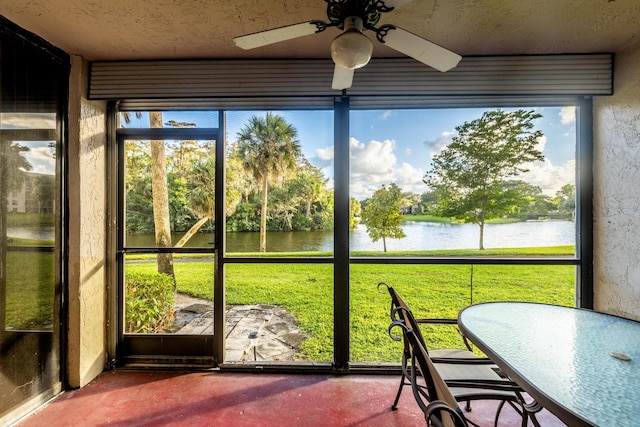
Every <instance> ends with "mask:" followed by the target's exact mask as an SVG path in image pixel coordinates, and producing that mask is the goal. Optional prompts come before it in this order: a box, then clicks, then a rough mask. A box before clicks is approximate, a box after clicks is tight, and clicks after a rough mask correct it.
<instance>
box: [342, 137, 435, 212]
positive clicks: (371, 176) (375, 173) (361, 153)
mask: <svg viewBox="0 0 640 427" xmlns="http://www.w3.org/2000/svg"><path fill="white" fill-rule="evenodd" d="M350 146H351V186H350V191H351V196H352V197H354V198H355V199H357V200H363V199H366V198H367V197H371V195H372V194H373V193H374V192H375V191H376V190H377V189H379V188H380V186H382V185H389V184H390V183H392V182H393V183H395V184H396V185H397V186H398V187H400V188H401V189H402V191H411V192H414V193H423V192H424V191H426V189H427V188H426V185H425V184H424V183H423V182H422V178H423V176H424V170H423V169H421V168H416V167H414V166H412V165H410V164H409V163H406V162H403V163H402V164H400V165H398V158H397V157H396V155H395V153H394V150H395V149H396V143H395V141H393V140H385V141H382V142H381V141H375V140H373V141H369V142H368V143H362V142H360V141H358V140H357V139H355V138H351V139H350Z"/></svg>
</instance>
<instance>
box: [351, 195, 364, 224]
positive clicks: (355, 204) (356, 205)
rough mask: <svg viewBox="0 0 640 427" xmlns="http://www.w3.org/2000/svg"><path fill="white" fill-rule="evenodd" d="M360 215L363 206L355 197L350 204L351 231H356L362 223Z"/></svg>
mask: <svg viewBox="0 0 640 427" xmlns="http://www.w3.org/2000/svg"><path fill="white" fill-rule="evenodd" d="M360 215H362V205H361V204H360V202H359V201H357V200H356V199H354V198H353V197H352V198H351V200H350V203H349V229H350V230H354V229H355V228H356V227H357V226H358V224H359V223H360Z"/></svg>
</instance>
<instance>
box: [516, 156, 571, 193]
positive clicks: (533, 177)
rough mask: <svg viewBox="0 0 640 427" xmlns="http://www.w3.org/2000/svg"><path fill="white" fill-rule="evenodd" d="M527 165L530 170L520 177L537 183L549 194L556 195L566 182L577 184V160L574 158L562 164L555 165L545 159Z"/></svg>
mask: <svg viewBox="0 0 640 427" xmlns="http://www.w3.org/2000/svg"><path fill="white" fill-rule="evenodd" d="M527 167H528V168H529V172H527V173H525V174H523V175H522V176H521V177H520V178H521V179H522V180H523V181H526V182H528V183H529V184H531V185H537V186H538V187H540V188H541V189H542V192H543V193H545V194H546V195H548V196H555V194H556V192H557V191H558V190H560V188H562V186H564V185H566V184H575V179H576V162H575V160H573V159H572V160H569V161H567V162H566V163H565V164H563V165H560V166H554V165H553V164H552V163H551V161H549V159H545V160H544V161H542V162H535V163H531V164H528V165H527Z"/></svg>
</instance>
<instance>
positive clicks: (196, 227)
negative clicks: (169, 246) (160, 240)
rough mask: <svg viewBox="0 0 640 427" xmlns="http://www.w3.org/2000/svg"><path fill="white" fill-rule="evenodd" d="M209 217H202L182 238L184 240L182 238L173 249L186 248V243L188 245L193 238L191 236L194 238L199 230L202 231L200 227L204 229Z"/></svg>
mask: <svg viewBox="0 0 640 427" xmlns="http://www.w3.org/2000/svg"><path fill="white" fill-rule="evenodd" d="M209 219H210V218H209V217H208V216H205V217H202V218H200V219H199V220H198V222H196V223H195V224H193V225H192V226H191V228H190V229H189V231H187V232H186V233H184V236H182V238H180V240H178V243H176V244H175V245H174V246H173V247H174V248H181V247H183V246H184V244H185V243H187V242H188V241H189V239H190V238H191V236H193V235H194V234H196V233H197V232H198V230H199V229H200V227H202V226H203V225H204V223H205V222H207V221H209Z"/></svg>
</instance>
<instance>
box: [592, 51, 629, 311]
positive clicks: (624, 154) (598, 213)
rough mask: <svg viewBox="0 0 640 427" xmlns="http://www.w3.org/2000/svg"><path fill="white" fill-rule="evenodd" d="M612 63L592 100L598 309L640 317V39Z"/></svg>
mask: <svg viewBox="0 0 640 427" xmlns="http://www.w3.org/2000/svg"><path fill="white" fill-rule="evenodd" d="M614 66H615V68H614V84H615V86H614V95H613V96H611V97H601V98H598V99H595V100H594V103H593V109H594V145H595V148H594V166H593V167H594V200H593V202H594V288H595V295H594V297H595V308H596V309H597V310H600V311H605V312H608V313H613V314H617V315H620V316H624V317H630V318H635V319H640V43H638V44H636V45H635V46H634V47H633V48H632V49H629V50H627V51H625V52H621V53H618V54H616V58H615V65H614Z"/></svg>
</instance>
